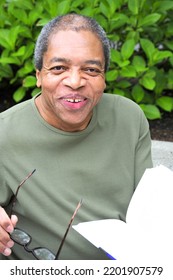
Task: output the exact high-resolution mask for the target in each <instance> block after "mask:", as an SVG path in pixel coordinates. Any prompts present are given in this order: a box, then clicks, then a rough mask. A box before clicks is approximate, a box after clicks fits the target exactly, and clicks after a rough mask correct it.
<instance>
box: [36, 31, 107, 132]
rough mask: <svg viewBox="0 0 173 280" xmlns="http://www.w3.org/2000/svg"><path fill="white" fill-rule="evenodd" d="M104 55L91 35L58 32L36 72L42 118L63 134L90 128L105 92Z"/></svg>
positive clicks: (82, 32)
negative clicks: (94, 108)
mask: <svg viewBox="0 0 173 280" xmlns="http://www.w3.org/2000/svg"><path fill="white" fill-rule="evenodd" d="M104 66H105V60H104V54H103V48H102V45H101V43H100V41H99V40H98V38H97V37H96V36H95V35H94V34H93V33H91V32H89V31H80V32H75V31H71V30H68V31H58V32H57V33H56V34H54V35H52V36H51V38H50V41H49V47H48V50H47V52H46V53H45V54H44V58H43V67H42V69H41V71H39V70H37V71H36V76H37V86H38V87H41V89H42V94H41V95H40V96H39V97H38V98H37V99H36V105H37V107H38V110H39V112H40V114H41V115H42V117H43V118H44V119H45V120H46V121H47V122H48V123H49V124H51V125H53V126H54V127H56V128H59V129H61V130H64V131H80V130H83V129H85V128H86V127H87V125H88V123H89V121H90V119H91V117H92V111H93V107H94V106H95V105H96V104H97V103H98V102H99V100H100V98H101V96H102V94H103V91H104V89H105V86H106V85H105V76H104Z"/></svg>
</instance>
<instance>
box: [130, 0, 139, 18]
mask: <svg viewBox="0 0 173 280" xmlns="http://www.w3.org/2000/svg"><path fill="white" fill-rule="evenodd" d="M139 4H140V1H139V0H128V8H129V10H130V11H131V12H132V14H134V15H137V14H138V12H139Z"/></svg>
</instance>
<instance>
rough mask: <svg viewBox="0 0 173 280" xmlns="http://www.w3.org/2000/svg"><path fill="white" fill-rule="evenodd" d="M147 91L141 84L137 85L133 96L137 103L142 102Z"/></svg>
mask: <svg viewBox="0 0 173 280" xmlns="http://www.w3.org/2000/svg"><path fill="white" fill-rule="evenodd" d="M144 95H145V91H144V90H143V88H142V87H141V86H140V85H138V84H137V85H135V86H134V87H133V89H132V96H133V99H134V101H135V102H136V103H140V102H141V101H142V99H143V98H144Z"/></svg>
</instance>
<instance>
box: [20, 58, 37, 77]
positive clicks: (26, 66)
mask: <svg viewBox="0 0 173 280" xmlns="http://www.w3.org/2000/svg"><path fill="white" fill-rule="evenodd" d="M33 71H34V65H33V63H32V60H26V62H25V64H24V66H23V67H22V68H20V69H19V70H18V71H17V75H18V77H20V78H23V77H25V76H26V75H28V74H30V73H31V72H33Z"/></svg>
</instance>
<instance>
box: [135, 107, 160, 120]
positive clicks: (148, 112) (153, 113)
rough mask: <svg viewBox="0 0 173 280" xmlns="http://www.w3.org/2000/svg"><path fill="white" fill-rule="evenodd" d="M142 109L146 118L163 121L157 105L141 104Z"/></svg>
mask: <svg viewBox="0 0 173 280" xmlns="http://www.w3.org/2000/svg"><path fill="white" fill-rule="evenodd" d="M140 107H141V108H142V110H143V111H144V114H145V116H146V117H147V119H149V120H155V119H161V114H160V111H159V109H158V108H157V107H156V106H155V105H150V104H149V105H146V104H140Z"/></svg>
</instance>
